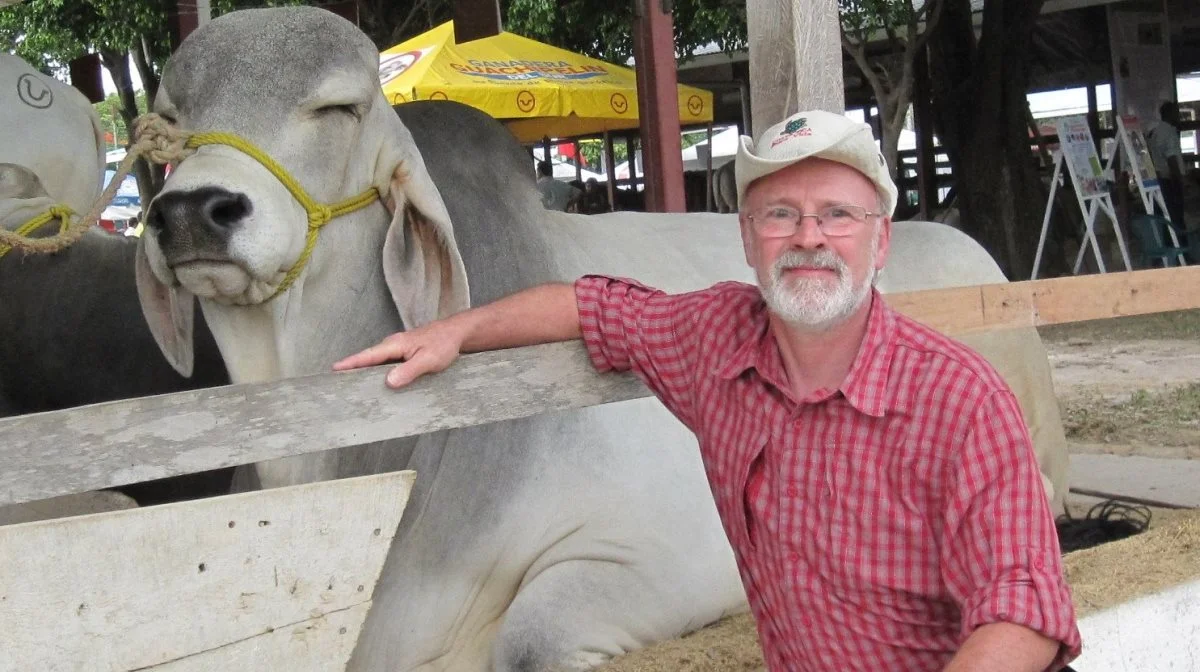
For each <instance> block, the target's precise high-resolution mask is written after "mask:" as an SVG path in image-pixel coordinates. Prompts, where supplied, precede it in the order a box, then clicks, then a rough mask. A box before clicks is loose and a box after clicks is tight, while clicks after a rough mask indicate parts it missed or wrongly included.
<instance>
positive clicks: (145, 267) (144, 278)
mask: <svg viewBox="0 0 1200 672" xmlns="http://www.w3.org/2000/svg"><path fill="white" fill-rule="evenodd" d="M134 266H135V271H134V273H135V276H136V281H137V293H138V302H139V303H140V304H141V306H142V315H143V316H145V318H146V325H147V326H149V327H150V333H151V335H153V336H154V342H155V343H157V344H158V349H159V350H161V351H162V353H163V356H164V357H166V358H167V361H168V362H170V364H171V367H172V368H174V369H175V370H176V371H177V372H178V373H179V375H181V376H183V377H184V378H191V377H192V366H193V360H194V357H195V355H194V353H193V349H192V348H193V346H192V328H193V321H194V319H195V318H194V313H193V310H194V302H195V297H193V296H192V293H191V292H189V291H187V290H186V289H183V288H182V287H167V286H166V285H164V284H163V283H162V282H160V281H159V279H158V278H157V277H155V275H154V272H153V271H151V270H150V261H149V259H148V258H147V257H146V238H145V236H143V237H141V238H139V239H138V249H137V261H136V262H135V264H134Z"/></svg>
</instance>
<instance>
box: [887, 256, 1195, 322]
mask: <svg viewBox="0 0 1200 672" xmlns="http://www.w3.org/2000/svg"><path fill="white" fill-rule="evenodd" d="M887 302H888V304H889V305H891V306H892V307H894V308H896V309H897V310H898V311H900V312H902V313H904V314H906V315H909V316H910V317H913V318H914V319H917V320H920V321H921V322H924V323H925V324H928V325H930V326H933V327H934V328H936V329H939V330H941V331H943V332H945V333H949V334H955V335H963V334H971V333H976V332H980V331H995V330H998V329H1013V328H1018V327H1034V326H1043V325H1049V324H1062V323H1065V322H1082V321H1085V320H1103V319H1110V318H1114V317H1126V316H1130V315H1145V314H1148V313H1163V312H1169V311H1175V310H1188V309H1191V308H1196V307H1200V266H1187V267H1183V268H1160V269H1153V270H1145V271H1133V272H1129V271H1125V272H1120V273H1107V274H1101V275H1086V276H1071V277H1065V278H1052V279H1048V280H1046V279H1043V280H1026V281H1023V282H1010V283H1000V284H994V285H977V286H973V287H956V288H951V289H934V290H926V291H922V292H906V293H902V294H891V295H888V296H887Z"/></svg>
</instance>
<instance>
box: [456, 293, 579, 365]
mask: <svg viewBox="0 0 1200 672" xmlns="http://www.w3.org/2000/svg"><path fill="white" fill-rule="evenodd" d="M447 322H449V323H450V324H452V325H453V326H454V328H455V329H458V330H460V331H459V333H460V334H462V337H463V341H462V351H463V352H481V351H484V350H498V349H502V348H513V347H518V346H522V345H536V344H538V343H551V342H555V341H569V340H573V339H576V338H580V336H581V332H580V329H579V308H578V307H577V305H576V303H575V287H574V285H573V284H569V283H554V284H547V285H539V286H537V287H530V288H529V289H525V290H522V291H520V292H517V293H515V294H512V295H510V296H506V297H504V298H502V299H499V300H497V301H493V302H492V303H489V304H487V305H484V306H480V307H477V308H473V309H471V310H467V311H463V312H461V313H458V314H457V315H454V316H452V317H450V318H449V319H448V320H447Z"/></svg>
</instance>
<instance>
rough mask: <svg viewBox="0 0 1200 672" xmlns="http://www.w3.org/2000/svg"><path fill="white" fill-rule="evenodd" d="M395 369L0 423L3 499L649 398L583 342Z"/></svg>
mask: <svg viewBox="0 0 1200 672" xmlns="http://www.w3.org/2000/svg"><path fill="white" fill-rule="evenodd" d="M385 369H386V367H372V368H368V369H359V370H356V371H345V372H338V373H327V374H319V375H314V376H304V377H297V378H288V379H284V380H278V381H272V382H266V383H259V384H247V385H231V386H223V387H218V388H210V389H206V390H194V391H188V392H177V393H172V394H166V395H158V396H153V397H141V398H138V399H129V400H124V401H116V402H108V403H103V404H93V405H90V406H82V407H79V408H75V409H68V410H61V411H53V412H48V413H36V414H30V415H22V416H17V417H12V418H5V419H3V420H0V465H3V467H0V505H3V504H10V503H19V502H25V501H31V500H36V499H43V498H47V497H54V496H57V495H62V494H69V493H75V492H86V491H88V490H97V489H101V488H110V487H114V486H118V485H124V484H126V483H135V482H141V481H145V480H150V479H154V478H163V477H167V476H176V475H179V474H186V473H193V472H196V471H203V470H206V469H214V468H219V467H227V466H234V465H239V464H249V463H253V462H259V461H263V460H269V459H273V458H278V457H287V456H290V455H301V454H305V453H313V452H319V451H323V450H329V449H334V448H342V447H346V446H356V445H361V444H364V443H369V442H372V441H382V440H386V439H391V438H396V437H404V436H415V435H418V434H425V433H429V432H434V431H438V430H443V429H450V428H455V427H467V426H472V425H480V424H485V423H489V422H497V421H502V420H510V419H514V418H524V417H529V416H532V415H536V414H538V413H546V412H550V411H556V410H565V409H572V408H582V407H585V406H594V405H597V404H602V403H608V402H613V401H621V400H624V399H634V398H638V397H644V396H647V395H648V394H649V391H648V390H646V388H645V387H644V386H643V385H642V384H641V382H640V381H638V380H637V379H636V378H634V377H633V376H632V375H605V376H601V375H598V374H597V373H596V372H595V370H594V369H592V367H591V365H590V364H589V363H588V360H587V354H586V352H585V350H584V348H583V345H582V343H580V342H572V343H555V344H548V345H543V346H538V347H534V348H520V349H513V350H502V351H495V352H487V353H478V354H473V355H468V356H465V357H463V358H461V359H460V360H459V361H458V362H457V363H455V365H454V366H453V367H451V369H450V370H448V371H445V372H443V373H442V374H440V375H438V376H426V377H424V378H422V379H420V380H418V381H416V382H415V383H413V385H412V386H411V387H409V388H408V389H406V390H405V391H403V392H399V393H398V392H396V391H394V390H390V389H388V388H386V387H385V386H384V384H383V372H384V370H385Z"/></svg>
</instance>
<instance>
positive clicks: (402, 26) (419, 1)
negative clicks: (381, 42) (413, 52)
mask: <svg viewBox="0 0 1200 672" xmlns="http://www.w3.org/2000/svg"><path fill="white" fill-rule="evenodd" d="M428 4H429V0H415V1H414V2H413V4H412V7H410V8H409V10H408V16H406V17H404V20H403V21H401V22H400V23H398V24H396V28H395V30H393V31H392V35H391V37H390V38H389V39H388V42H389V43H390V44H397V43H399V42H402V41H403V40H404V36H405V35H407V34H408V26H409V24H410V23H412V22H413V19H415V18H417V13H418V12H420V11H421V10H423V9H425V6H426V5H428Z"/></svg>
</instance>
